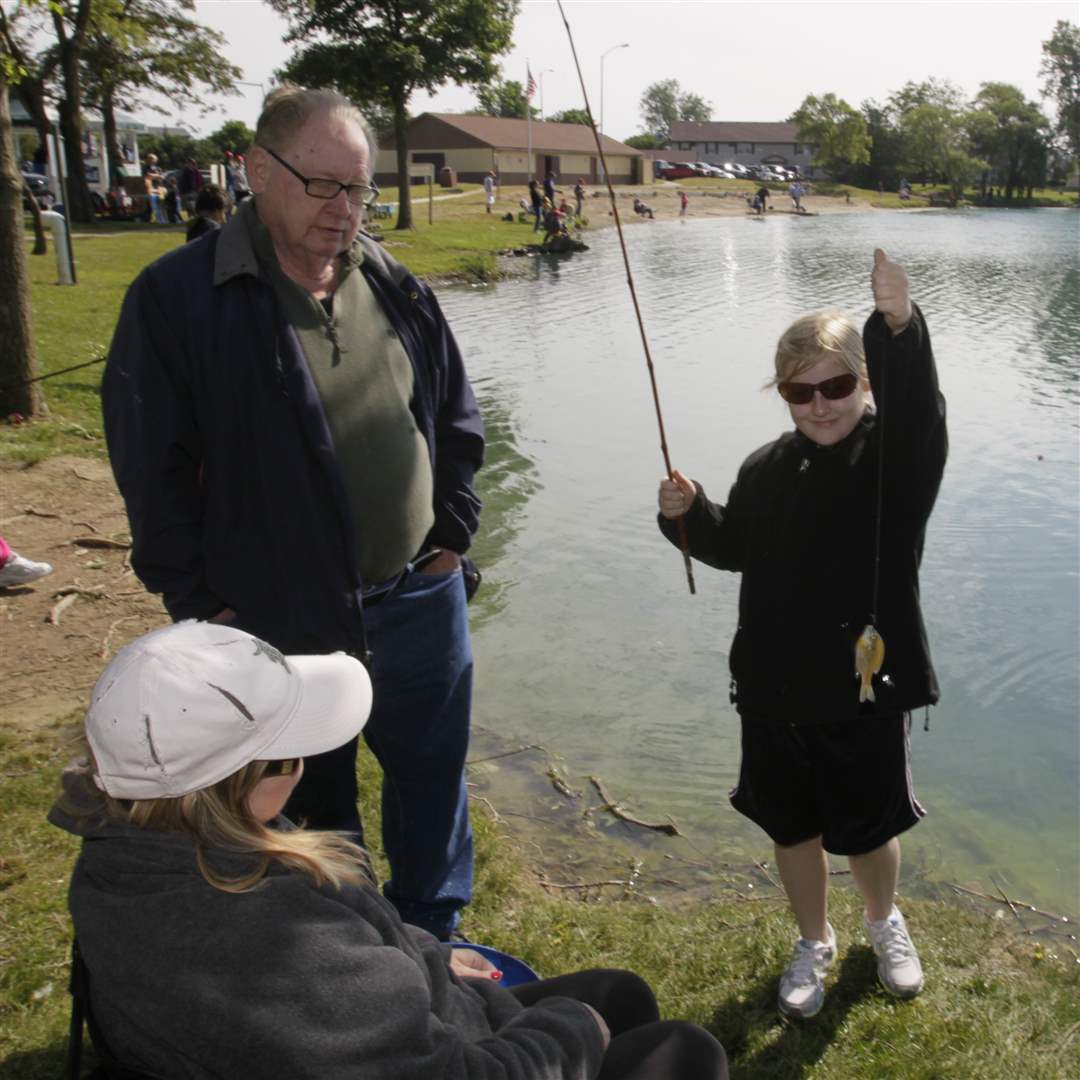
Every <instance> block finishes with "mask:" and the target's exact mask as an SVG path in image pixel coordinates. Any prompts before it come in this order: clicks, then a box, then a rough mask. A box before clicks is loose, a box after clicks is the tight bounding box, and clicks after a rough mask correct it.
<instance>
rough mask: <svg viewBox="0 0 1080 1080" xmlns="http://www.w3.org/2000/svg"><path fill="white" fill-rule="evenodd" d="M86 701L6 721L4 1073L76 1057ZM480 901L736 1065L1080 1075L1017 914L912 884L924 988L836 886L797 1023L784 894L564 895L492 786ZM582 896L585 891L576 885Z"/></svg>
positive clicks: (1059, 994) (1062, 970)
mask: <svg viewBox="0 0 1080 1080" xmlns="http://www.w3.org/2000/svg"><path fill="white" fill-rule="evenodd" d="M76 719H77V718H76V717H74V716H68V717H62V718H58V720H57V721H56V722H55V723H54V724H53V725H52V726H49V727H47V728H44V729H40V730H38V731H36V732H34V733H32V734H30V733H12V732H7V733H4V734H3V735H0V777H2V782H0V853H2V856H0V894H2V895H3V897H4V900H3V904H4V919H3V922H2V924H0V1032H2V1034H0V1075H3V1076H4V1077H5V1078H6V1080H46V1078H49V1080H51V1078H53V1077H56V1076H58V1075H59V1074H60V1068H61V1063H62V1061H63V1054H64V1046H65V1040H66V1024H67V1016H68V1008H69V1004H68V998H67V993H66V981H65V980H66V971H67V956H68V950H69V947H70V930H69V927H68V921H67V913H66V908H65V883H66V878H67V875H68V872H69V870H70V866H71V863H72V860H73V859H74V857H75V854H76V850H77V844H76V842H75V840H74V839H73V838H71V837H69V836H67V835H66V834H64V833H61V832H60V831H58V830H56V829H54V828H52V827H51V826H49V825H48V824H46V823H45V822H44V813H45V810H46V808H47V807H48V806H49V804H50V802H51V799H52V796H53V793H54V790H55V786H56V782H57V774H58V771H59V768H60V765H61V764H62V762H63V761H64V759H66V758H67V757H68V756H69V755H71V754H72V753H74V752H75V751H76V750H77V748H78V747H77V744H76V743H72V742H71V741H70V740H71V738H72V734H73V732H74V731H75V730H76V729H75V728H74V727H73V724H74V723H75V721H76ZM360 773H361V790H362V791H363V793H364V806H363V813H364V819H365V822H367V823H368V830H369V835H370V836H377V835H378V827H377V821H378V806H377V800H374V799H373V798H372V794H373V792H374V791H375V790H376V787H377V777H376V768H375V766H374V764H373V762H372V761H371V759H370V758H369V757H368V756H367V755H365V756H364V757H363V758H362V761H361V769H360ZM473 818H474V823H475V826H476V831H477V884H476V897H477V899H476V903H475V904H474V905H473V907H472V908H471V909H470V910H469V912H468V913H467V918H468V921H467V927H466V928H467V930H468V932H469V934H470V936H472V937H473V939H474V940H477V941H481V942H487V943H490V944H492V945H495V946H497V947H501V948H503V949H505V950H507V951H509V952H513V953H515V954H517V955H519V956H522V957H523V958H525V959H526V960H527V961H528V962H529V963H531V964H532V965H533V967H535V968H536V969H537V970H538V971H540V972H541V973H542V974H544V975H555V974H559V973H562V972H565V971H570V970H576V969H579V968H583V967H591V966H621V967H629V968H632V969H633V970H636V971H638V972H641V973H642V974H644V975H645V976H646V977H647V978H648V979H649V981H650V982H651V983H652V985H653V986H654V988H655V989H656V991H657V996H658V998H659V1000H660V1004H661V1008H662V1011H663V1013H664V1015H665V1016H671V1017H687V1018H690V1019H693V1020H696V1021H697V1022H698V1023H701V1024H703V1025H704V1026H706V1027H707V1028H708V1029H709V1030H710V1031H712V1032H713V1033H714V1034H715V1035H716V1036H717V1037H718V1038H719V1039H720V1040H721V1041H722V1042H723V1043H724V1045H725V1046H726V1047H727V1050H728V1053H729V1055H730V1058H731V1062H732V1075H733V1077H735V1078H736V1080H766V1078H768V1080H785V1078H791V1080H794V1078H797V1077H814V1078H822V1080H824V1078H850V1080H866V1078H870V1077H873V1078H891V1077H895V1078H905V1080H915V1078H918V1080H931V1078H935V1080H945V1078H956V1080H968V1078H972V1077H979V1078H980V1080H1012V1078H1013V1077H1016V1076H1023V1077H1025V1080H1059V1078H1060V1080H1065V1078H1068V1077H1073V1076H1076V1075H1080V1053H1078V1045H1080V1042H1078V1039H1080V1035H1078V1033H1080V978H1078V974H1077V970H1078V969H1077V963H1076V960H1075V957H1074V956H1073V955H1070V954H1069V952H1068V951H1066V950H1060V951H1059V950H1057V949H1055V948H1053V947H1051V946H1049V945H1046V944H1039V943H1036V942H1035V941H1033V940H1031V939H1030V938H1024V937H1020V936H1017V935H1015V934H1013V933H1011V932H1009V931H1008V929H1007V928H1006V926H1005V925H1004V924H1003V922H1002V921H998V920H993V919H989V918H986V917H984V916H981V915H977V914H971V913H969V912H966V911H964V910H961V909H960V908H958V907H956V906H953V905H948V904H942V903H933V902H928V901H915V900H910V899H909V900H907V901H905V910H906V912H907V914H908V919H909V922H910V923H911V925H912V928H913V933H914V934H915V937H916V939H917V941H918V943H919V946H920V951H921V953H922V958H923V962H924V965H925V968H926V976H927V988H926V991H925V992H924V994H923V995H922V997H920V998H918V999H917V1000H916V1001H914V1002H911V1003H901V1002H898V1001H895V1000H894V999H892V998H890V997H888V996H887V995H885V994H884V993H883V992H882V991H881V990H880V989H879V988H878V986H877V982H876V972H875V966H874V960H873V955H872V953H871V952H870V950H869V948H868V947H867V946H865V945H864V944H863V943H862V942H863V939H862V934H861V930H860V913H859V911H858V908H857V905H856V903H855V901H854V899H853V897H852V895H851V894H850V892H848V891H846V890H838V891H837V892H836V899H835V902H834V906H833V913H832V918H833V921H834V923H835V925H836V927H837V931H838V934H839V936H840V941H841V957H840V960H839V962H838V963H837V965H836V967H835V969H834V972H833V974H832V975H831V976H830V980H829V996H828V1001H827V1004H826V1007H825V1009H824V1011H823V1012H822V1013H821V1014H820V1015H819V1016H818V1017H817V1018H816V1019H815V1020H813V1021H811V1022H808V1023H804V1024H791V1023H786V1022H783V1021H781V1020H780V1019H779V1018H778V1016H777V1013H776V1010H775V995H776V980H777V978H778V976H779V972H780V970H781V968H782V967H783V965H784V963H785V962H786V959H787V955H788V952H789V950H790V947H791V938H792V928H791V922H790V919H789V917H788V916H787V915H786V913H785V911H784V905H783V904H782V903H780V902H777V901H775V900H774V899H770V898H764V899H761V900H758V901H752V900H747V899H745V898H740V897H735V896H731V895H725V896H719V897H717V898H716V899H715V900H714V901H712V902H708V903H698V904H696V905H693V906H690V905H655V904H651V903H648V902H647V901H644V900H642V899H633V900H629V901H624V902H606V903H596V902H583V901H581V900H575V899H567V898H565V897H566V894H565V893H564V894H562V895H549V894H548V893H547V892H546V891H545V890H544V889H543V888H542V887H541V886H540V885H538V884H537V883H536V881H535V879H534V877H533V875H532V874H531V872H530V871H529V869H528V867H527V866H526V863H525V860H524V858H523V856H522V854H521V853H520V852H519V850H518V849H517V848H516V846H515V844H514V842H513V841H512V840H511V839H510V838H509V837H508V836H507V834H505V833H504V832H503V831H502V826H500V825H496V824H495V823H493V822H492V820H491V819H490V816H489V814H488V813H487V811H486V810H485V809H484V808H483V806H482V805H481V804H480V803H479V802H477V803H476V804H475V805H474V812H473ZM574 895H581V894H574Z"/></svg>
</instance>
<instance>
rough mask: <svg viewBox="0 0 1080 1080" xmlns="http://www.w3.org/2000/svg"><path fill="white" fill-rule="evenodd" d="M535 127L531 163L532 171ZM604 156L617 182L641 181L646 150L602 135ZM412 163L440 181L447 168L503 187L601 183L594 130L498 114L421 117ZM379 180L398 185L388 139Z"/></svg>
mask: <svg viewBox="0 0 1080 1080" xmlns="http://www.w3.org/2000/svg"><path fill="white" fill-rule="evenodd" d="M530 128H531V145H532V162H531V166H532V167H531V168H530V160H529V146H530ZM602 139H603V147H604V157H605V159H606V160H607V168H608V172H609V173H610V174H611V179H612V182H613V183H616V184H637V183H641V180H642V177H643V175H644V159H643V157H642V154H641V151H639V150H635V149H634V148H633V147H630V146H626V145H625V144H623V143H621V142H617V141H616V140H615V139H610V138H608V137H607V136H606V135H604V136H602ZM408 143H409V162H410V164H421V163H430V164H432V165H434V166H435V176H436V178H438V176H439V173H440V171H441V170H442V169H443V168H444V167H449V168H451V169H453V170H454V172H455V173H456V174H457V178H458V179H459V180H464V181H466V182H467V183H478V182H479V181H481V180H483V178H484V176H485V175H486V174H487V173H488V172H489V171H494V172H495V174H496V175H497V176H498V177H499V181H500V183H503V184H524V183H527V182H528V181H529V179H530V178H532V177H536V178H538V179H541V178H543V177H544V176H546V175H547V174H548V173H549V172H554V173H555V175H556V177H558V178H560V179H561V180H562V181H563V182H564V183H567V182H570V181H571V180H572V179H576V178H577V177H579V176H582V177H584V178H585V181H586V182H587V183H592V184H595V183H598V182H599V181H600V179H601V170H600V159H599V156H598V154H597V152H596V140H595V139H594V138H593V133H592V130H591V129H590V128H588V127H586V126H585V125H584V124H552V123H545V122H541V121H539V120H534V121H532V123H531V124H530V123H529V122H528V121H526V120H512V119H505V118H503V117H498V116H463V115H460V114H457V113H422V114H421V115H420V116H418V117H416V118H415V119H414V120H412V121H410V123H409V127H408ZM375 179H376V183H378V184H379V185H380V186H381V187H387V186H390V185H393V184H395V183H396V182H397V147H396V143H395V141H394V137H393V136H392V135H390V136H388V137H385V138H384V139H383V141H382V144H381V145H380V146H379V152H378V155H377V156H376V159H375Z"/></svg>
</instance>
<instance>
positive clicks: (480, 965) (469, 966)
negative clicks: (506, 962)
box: [450, 949, 502, 980]
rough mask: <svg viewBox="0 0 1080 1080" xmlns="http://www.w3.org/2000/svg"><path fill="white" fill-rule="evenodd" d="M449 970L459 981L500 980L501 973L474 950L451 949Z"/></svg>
mask: <svg viewBox="0 0 1080 1080" xmlns="http://www.w3.org/2000/svg"><path fill="white" fill-rule="evenodd" d="M450 970H451V971H452V972H453V973H454V974H455V975H456V976H457V977H458V978H459V979H492V980H495V979H501V978H502V972H501V971H500V970H499V969H498V968H497V967H496V966H495V965H494V964H493V963H492V962H491V961H490V960H489V959H488V958H487V957H486V956H482V955H481V954H480V953H478V952H477V951H476V950H475V949H451V950H450Z"/></svg>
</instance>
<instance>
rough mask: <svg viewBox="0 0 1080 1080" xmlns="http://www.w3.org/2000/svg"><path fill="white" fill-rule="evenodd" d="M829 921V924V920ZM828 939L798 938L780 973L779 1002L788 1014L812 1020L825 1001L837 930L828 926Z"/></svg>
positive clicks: (782, 1009)
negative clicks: (789, 957)
mask: <svg viewBox="0 0 1080 1080" xmlns="http://www.w3.org/2000/svg"><path fill="white" fill-rule="evenodd" d="M826 925H827V924H826ZM828 931H829V937H828V940H827V941H811V940H810V939H809V938H799V940H798V941H796V942H795V951H794V952H793V953H792V954H791V960H790V961H788V966H787V968H786V969H785V970H784V974H783V975H781V976H780V994H779V998H778V1003H779V1005H780V1011H781V1012H782V1013H783V1014H784V1015H785V1016H793V1017H795V1018H796V1019H797V1020H809V1019H810V1017H811V1016H817V1014H818V1013H819V1012H821V1006H822V1005H823V1004H824V1003H825V972H826V971H828V970H829V967H830V966H831V965H832V962H833V961H834V960H835V959H836V933H835V932H834V931H833V928H832V927H831V926H828Z"/></svg>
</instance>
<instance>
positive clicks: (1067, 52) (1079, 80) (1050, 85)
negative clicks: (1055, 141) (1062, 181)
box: [1039, 19, 1080, 159]
mask: <svg viewBox="0 0 1080 1080" xmlns="http://www.w3.org/2000/svg"><path fill="white" fill-rule="evenodd" d="M1042 49H1043V58H1042V64H1041V66H1040V68H1039V74H1040V75H1042V76H1043V79H1044V82H1043V93H1044V94H1045V95H1046V96H1047V97H1049V98H1053V99H1054V103H1055V104H1056V106H1057V132H1058V134H1059V135H1060V136H1061V139H1062V141H1063V142H1064V143H1065V146H1066V148H1067V149H1068V152H1069V153H1070V154H1071V155H1072V157H1073V158H1074V159H1075V158H1080V26H1077V25H1076V24H1075V23H1071V22H1066V21H1065V20H1064V19H1060V20H1059V21H1058V23H1057V25H1056V26H1055V27H1054V32H1053V34H1051V36H1050V40H1049V41H1044V42H1043V47H1042Z"/></svg>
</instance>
